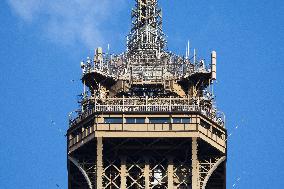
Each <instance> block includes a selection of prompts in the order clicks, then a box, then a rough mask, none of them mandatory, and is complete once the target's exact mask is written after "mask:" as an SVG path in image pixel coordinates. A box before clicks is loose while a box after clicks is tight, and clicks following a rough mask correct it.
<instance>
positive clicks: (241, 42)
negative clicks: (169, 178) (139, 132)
mask: <svg viewBox="0 0 284 189" xmlns="http://www.w3.org/2000/svg"><path fill="white" fill-rule="evenodd" d="M133 2H134V0H133V1H129V0H112V1H110V0H104V1H103V0H82V1H78V0H77V1H72V3H71V1H68V0H61V1H55V0H41V1H39V0H38V1H37V0H25V1H24V0H18V1H17V0H2V1H1V3H0V12H1V14H0V23H1V27H0V39H1V40H0V57H1V63H0V69H1V73H0V86H1V93H0V96H1V98H0V113H1V114H0V133H1V135H0V188H1V189H2V188H3V189H17V188H21V189H52V188H57V186H56V184H58V185H59V186H60V188H67V169H66V138H65V137H64V132H65V130H66V128H67V127H68V123H67V115H68V112H70V111H72V110H74V109H75V108H77V104H76V95H77V94H79V93H80V92H81V89H82V86H81V84H80V80H79V79H80V74H81V71H80V66H79V62H80V61H81V60H82V59H85V58H86V57H87V56H92V54H93V49H94V48H95V47H97V46H103V47H106V46H107V44H108V43H109V44H111V51H112V52H114V53H120V52H122V51H124V49H125V36H126V34H127V33H128V31H129V28H130V7H131V6H133V4H134V3H133ZM160 2H161V5H162V7H163V14H164V32H165V33H166V34H167V36H168V45H169V50H171V51H173V52H176V53H178V54H183V53H184V52H185V45H186V41H187V40H188V39H189V40H190V42H191V45H192V47H195V48H196V49H197V52H198V55H199V56H200V57H204V58H205V59H207V60H208V59H209V55H210V52H211V50H216V51H217V53H218V70H217V74H218V75H217V77H218V83H217V85H216V87H215V92H216V96H217V104H218V107H219V109H221V110H222V111H224V112H225V113H226V115H227V128H228V131H229V133H232V135H231V136H230V139H229V146H228V166H227V168H228V175H227V176H228V189H233V188H239V189H280V188H283V185H284V171H283V168H284V161H283V159H284V132H283V130H284V125H283V122H284V113H283V106H284V79H283V72H284V63H283V59H284V53H283V50H284V49H283V44H284V36H283V32H284V1H281V0H232V1H228V0H218V1H216V0H178V1H166V0H161V1H160ZM73 79H74V80H75V82H71V80H73ZM52 120H53V121H52ZM236 126H238V127H237V129H236ZM234 183H236V185H235V187H233V184H234Z"/></svg>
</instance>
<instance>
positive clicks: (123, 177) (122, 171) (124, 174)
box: [120, 156, 127, 189]
mask: <svg viewBox="0 0 284 189" xmlns="http://www.w3.org/2000/svg"><path fill="white" fill-rule="evenodd" d="M120 162H121V165H120V178H121V184H120V189H126V187H127V186H126V177H127V170H126V157H124V156H122V157H121V158H120Z"/></svg>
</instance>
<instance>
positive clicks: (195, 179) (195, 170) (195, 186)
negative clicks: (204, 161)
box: [192, 137, 200, 189]
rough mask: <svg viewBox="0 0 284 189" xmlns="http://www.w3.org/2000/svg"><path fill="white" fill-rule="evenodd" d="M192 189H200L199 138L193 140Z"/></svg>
mask: <svg viewBox="0 0 284 189" xmlns="http://www.w3.org/2000/svg"><path fill="white" fill-rule="evenodd" d="M192 189H200V186H199V162H198V144H197V138H196V137H194V138H192Z"/></svg>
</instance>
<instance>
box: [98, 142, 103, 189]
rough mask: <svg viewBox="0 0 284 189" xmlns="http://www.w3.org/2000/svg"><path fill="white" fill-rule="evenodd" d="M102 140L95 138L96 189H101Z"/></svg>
mask: <svg viewBox="0 0 284 189" xmlns="http://www.w3.org/2000/svg"><path fill="white" fill-rule="evenodd" d="M103 172H104V167H103V138H102V137H98V138H97V189H99V188H103Z"/></svg>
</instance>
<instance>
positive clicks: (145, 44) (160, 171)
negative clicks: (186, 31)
mask: <svg viewBox="0 0 284 189" xmlns="http://www.w3.org/2000/svg"><path fill="white" fill-rule="evenodd" d="M131 17H132V29H131V32H130V34H129V35H128V36H127V50H126V51H125V52H124V53H122V54H120V55H114V54H110V53H104V52H103V50H102V48H97V49H96V51H95V55H94V58H92V59H91V58H88V59H87V60H86V61H84V62H81V68H82V73H83V74H82V82H83V85H84V91H83V93H82V95H81V99H80V101H79V103H80V109H78V110H76V111H74V112H72V113H71V114H70V127H69V129H68V131H67V136H68V140H67V143H68V149H67V156H68V188H69V189H144V188H145V189H225V188H226V151H227V150H226V146H227V144H226V141H227V132H226V129H225V116H224V114H223V113H222V112H220V111H218V110H217V108H216V105H215V100H214V95H213V94H212V92H211V86H212V85H213V83H214V80H216V52H214V51H213V52H212V54H211V63H210V64H209V65H207V64H206V63H205V61H204V60H198V59H197V57H196V54H195V53H194V54H193V56H192V57H190V52H189V49H188V50H187V53H186V56H179V55H176V54H173V53H171V52H168V51H167V50H166V49H167V48H166V44H167V42H166V38H165V35H164V34H163V30H162V11H161V9H160V8H159V6H158V3H157V0H136V5H135V8H134V9H133V10H132V13H131Z"/></svg>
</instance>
